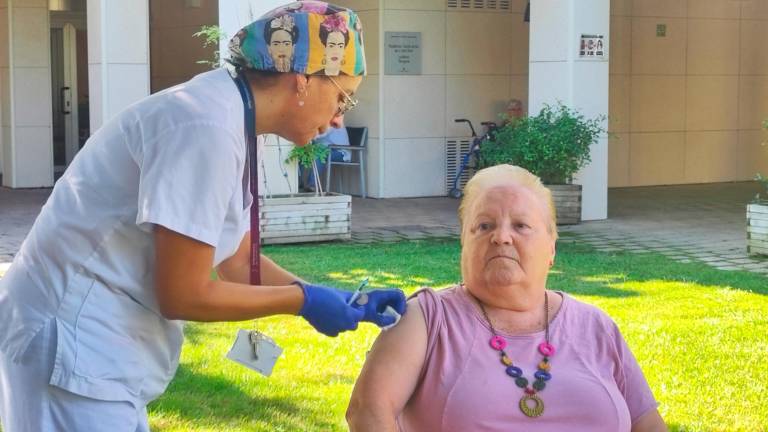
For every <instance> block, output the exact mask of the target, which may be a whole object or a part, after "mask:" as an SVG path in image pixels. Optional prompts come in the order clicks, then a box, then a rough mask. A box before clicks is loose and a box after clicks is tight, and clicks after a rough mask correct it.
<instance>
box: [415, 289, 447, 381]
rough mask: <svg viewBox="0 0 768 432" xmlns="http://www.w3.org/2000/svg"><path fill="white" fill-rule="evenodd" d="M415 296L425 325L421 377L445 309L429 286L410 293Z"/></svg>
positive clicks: (433, 348)
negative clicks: (424, 349)
mask: <svg viewBox="0 0 768 432" xmlns="http://www.w3.org/2000/svg"><path fill="white" fill-rule="evenodd" d="M414 297H415V298H416V299H417V300H418V301H419V306H421V313H422V315H423V316H424V323H425V324H426V326H427V352H426V357H425V359H426V360H425V361H424V366H423V368H422V371H421V376H422V377H423V375H424V372H425V371H426V367H427V365H429V364H430V360H431V358H432V356H433V353H434V351H435V344H436V343H437V340H438V338H439V336H440V329H441V328H442V327H443V322H444V321H445V311H444V310H443V308H442V304H441V303H442V302H441V300H440V296H439V295H438V294H437V293H436V292H435V291H433V290H432V289H430V288H423V289H421V290H419V291H417V292H415V293H413V294H412V295H411V298H414Z"/></svg>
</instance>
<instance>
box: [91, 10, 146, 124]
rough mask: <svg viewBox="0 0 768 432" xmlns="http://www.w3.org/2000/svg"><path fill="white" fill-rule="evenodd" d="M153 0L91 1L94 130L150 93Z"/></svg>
mask: <svg viewBox="0 0 768 432" xmlns="http://www.w3.org/2000/svg"><path fill="white" fill-rule="evenodd" d="M148 1H149V0H131V1H114V0H88V81H89V86H88V87H89V93H90V94H89V99H90V116H91V118H90V121H91V133H93V132H94V131H96V130H97V129H98V128H99V127H101V125H102V124H104V122H105V121H107V120H108V119H110V118H111V117H113V116H114V115H115V114H117V113H119V112H120V111H122V110H123V109H124V108H125V107H127V106H128V105H130V104H132V103H134V102H137V101H139V100H141V99H142V98H144V97H146V96H148V95H149V3H148Z"/></svg>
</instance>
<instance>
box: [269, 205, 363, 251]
mask: <svg viewBox="0 0 768 432" xmlns="http://www.w3.org/2000/svg"><path fill="white" fill-rule="evenodd" d="M259 213H260V215H261V216H260V220H259V222H260V227H261V243H262V244H283V243H304V242H317V241H329V240H348V239H350V238H351V237H352V227H351V220H352V219H351V216H352V197H351V196H349V195H341V194H336V193H328V194H326V195H325V196H315V194H312V193H301V194H293V195H273V196H272V197H270V198H267V199H265V200H264V202H263V204H262V206H261V208H260V209H259Z"/></svg>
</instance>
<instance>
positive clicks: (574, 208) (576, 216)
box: [547, 185, 581, 225]
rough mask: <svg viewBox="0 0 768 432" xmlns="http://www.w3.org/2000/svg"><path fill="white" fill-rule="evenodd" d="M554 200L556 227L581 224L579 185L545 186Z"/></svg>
mask: <svg viewBox="0 0 768 432" xmlns="http://www.w3.org/2000/svg"><path fill="white" fill-rule="evenodd" d="M547 187H548V188H549V190H551V191H552V199H554V200H555V210H556V211H557V224H558V225H575V224H578V223H579V222H581V185H547Z"/></svg>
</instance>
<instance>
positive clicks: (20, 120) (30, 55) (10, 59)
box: [0, 0, 53, 188]
mask: <svg viewBox="0 0 768 432" xmlns="http://www.w3.org/2000/svg"><path fill="white" fill-rule="evenodd" d="M0 23H2V24H0V46H2V48H0V100H1V101H2V103H0V111H2V114H1V117H2V121H0V125H1V129H2V133H1V134H0V136H2V138H0V141H2V147H3V185H4V186H8V187H13V188H25V187H45V186H52V185H53V138H52V135H51V49H50V38H49V37H48V34H49V27H50V24H49V14H48V2H47V1H45V0H34V1H32V0H5V1H3V2H2V4H1V5H0Z"/></svg>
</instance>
